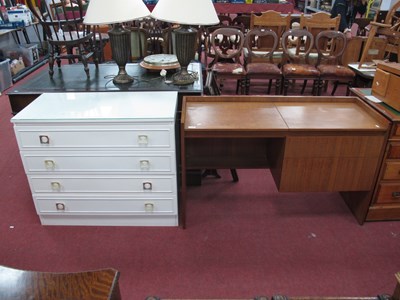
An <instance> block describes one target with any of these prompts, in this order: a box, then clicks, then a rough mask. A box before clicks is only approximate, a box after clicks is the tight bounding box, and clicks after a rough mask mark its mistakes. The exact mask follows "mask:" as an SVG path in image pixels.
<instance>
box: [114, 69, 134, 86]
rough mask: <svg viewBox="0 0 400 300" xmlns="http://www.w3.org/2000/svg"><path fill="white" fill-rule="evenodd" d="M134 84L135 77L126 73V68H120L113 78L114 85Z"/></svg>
mask: <svg viewBox="0 0 400 300" xmlns="http://www.w3.org/2000/svg"><path fill="white" fill-rule="evenodd" d="M132 82H133V77H132V76H129V75H128V73H126V71H125V67H124V68H122V69H121V68H120V69H119V72H118V74H117V75H116V76H115V77H114V78H113V83H114V84H127V83H132Z"/></svg>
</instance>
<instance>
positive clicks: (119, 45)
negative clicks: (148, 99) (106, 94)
mask: <svg viewBox="0 0 400 300" xmlns="http://www.w3.org/2000/svg"><path fill="white" fill-rule="evenodd" d="M108 35H109V37H110V45H111V52H112V57H113V59H114V61H115V63H116V64H117V65H118V68H119V71H118V74H117V76H115V77H114V79H113V83H114V84H128V83H132V82H133V77H131V76H129V75H128V73H127V72H126V70H125V65H126V64H127V63H128V60H129V55H130V43H131V34H130V31H129V30H127V29H125V28H124V27H123V26H122V24H120V23H117V24H114V26H113V28H112V29H111V30H110V31H108Z"/></svg>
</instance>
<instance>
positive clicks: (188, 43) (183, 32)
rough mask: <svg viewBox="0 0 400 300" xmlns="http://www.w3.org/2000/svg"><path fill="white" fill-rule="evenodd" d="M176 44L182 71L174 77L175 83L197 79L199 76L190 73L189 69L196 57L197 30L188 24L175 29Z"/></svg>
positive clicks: (189, 82)
mask: <svg viewBox="0 0 400 300" xmlns="http://www.w3.org/2000/svg"><path fill="white" fill-rule="evenodd" d="M174 33H175V44H176V49H175V52H176V57H177V59H178V62H179V64H180V65H181V69H180V71H178V72H177V73H175V74H174V76H173V77H172V82H173V84H176V85H188V84H192V83H193V82H195V81H196V80H197V77H196V76H194V75H193V74H190V73H189V72H188V70H187V67H188V65H189V64H190V62H191V61H192V59H194V55H195V53H196V49H195V45H196V38H197V30H196V29H194V28H191V27H190V26H188V25H183V26H182V27H180V28H178V29H176V30H174Z"/></svg>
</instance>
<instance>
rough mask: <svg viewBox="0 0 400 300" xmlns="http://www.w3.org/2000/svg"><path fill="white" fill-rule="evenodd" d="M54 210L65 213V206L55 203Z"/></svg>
mask: <svg viewBox="0 0 400 300" xmlns="http://www.w3.org/2000/svg"><path fill="white" fill-rule="evenodd" d="M56 209H57V210H58V211H65V204H64V203H60V202H58V203H56Z"/></svg>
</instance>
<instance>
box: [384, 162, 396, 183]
mask: <svg viewBox="0 0 400 300" xmlns="http://www.w3.org/2000/svg"><path fill="white" fill-rule="evenodd" d="M383 179H385V180H400V162H386V164H385V171H384V173H383Z"/></svg>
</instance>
